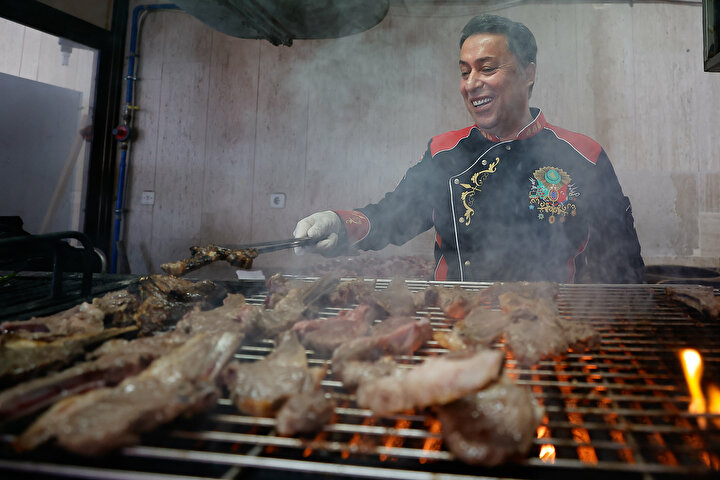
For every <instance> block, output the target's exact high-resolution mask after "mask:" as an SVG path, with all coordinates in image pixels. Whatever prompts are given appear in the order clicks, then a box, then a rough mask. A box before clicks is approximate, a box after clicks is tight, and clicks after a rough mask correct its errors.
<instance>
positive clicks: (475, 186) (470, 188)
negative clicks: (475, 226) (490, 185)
mask: <svg viewBox="0 0 720 480" xmlns="http://www.w3.org/2000/svg"><path fill="white" fill-rule="evenodd" d="M498 163H500V157H495V161H494V162H492V163H491V164H490V166H489V167H488V168H486V169H485V170H481V171H479V172H476V173H474V174H473V176H472V177H470V182H471V183H461V184H460V186H461V187H463V188H464V189H465V191H464V192H462V194H461V195H460V200H462V202H463V206H464V207H465V213H464V214H463V216H462V217H461V218H460V220H459V221H460V223H463V221H464V223H465V226H466V227H467V226H469V225H470V221H471V220H472V219H471V217H472V216H473V215H475V209H474V208H472V206H473V204H474V203H475V194H476V193H479V192H481V191H482V184H483V182H484V181H485V179H486V178H487V177H488V175H490V174H491V173H494V172H495V170H496V167H497V164H498Z"/></svg>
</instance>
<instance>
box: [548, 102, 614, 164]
mask: <svg viewBox="0 0 720 480" xmlns="http://www.w3.org/2000/svg"><path fill="white" fill-rule="evenodd" d="M541 115H542V114H541ZM545 128H547V129H548V130H550V131H551V132H553V133H554V134H555V136H556V137H557V138H559V139H560V140H564V141H565V142H567V143H569V144H570V146H571V147H573V148H574V149H575V150H576V151H577V152H578V153H579V154H580V155H582V156H583V157H585V158H586V159H587V161H588V162H590V163H592V164H593V165H595V164H596V163H597V160H598V157H599V156H600V152H602V147H601V146H600V144H599V143H597V142H596V141H595V140H593V139H592V138H590V137H588V136H587V135H583V134H582V133H577V132H571V131H570V130H566V129H564V128H560V127H556V126H555V125H550V124H547V125H546V126H545Z"/></svg>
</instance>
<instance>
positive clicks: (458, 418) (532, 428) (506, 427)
mask: <svg viewBox="0 0 720 480" xmlns="http://www.w3.org/2000/svg"><path fill="white" fill-rule="evenodd" d="M436 410H437V412H438V415H439V418H440V422H441V423H442V435H443V439H444V441H445V445H446V446H447V448H448V449H449V450H450V451H451V452H452V453H453V454H454V455H455V456H456V457H457V458H459V459H460V460H462V461H464V462H466V463H470V464H474V465H486V466H495V465H500V464H501V463H504V462H505V461H507V460H511V459H513V458H520V457H522V456H523V455H525V454H527V452H528V450H529V449H530V447H531V446H532V444H533V441H534V440H535V432H536V430H537V427H538V426H539V424H540V421H541V420H542V415H543V413H542V408H541V407H540V406H539V405H538V404H537V402H536V401H535V399H534V398H533V396H532V394H531V393H530V392H529V391H528V390H527V389H526V388H524V387H521V386H518V385H516V384H515V383H514V382H513V381H512V380H511V379H510V378H508V377H507V376H506V375H503V376H502V377H501V378H500V380H499V381H497V382H495V383H493V384H492V385H490V386H488V387H487V388H484V389H482V390H479V391H477V392H475V393H471V394H470V395H467V396H465V397H463V398H461V399H459V400H456V401H454V402H451V403H448V404H446V405H442V406H438V407H436Z"/></svg>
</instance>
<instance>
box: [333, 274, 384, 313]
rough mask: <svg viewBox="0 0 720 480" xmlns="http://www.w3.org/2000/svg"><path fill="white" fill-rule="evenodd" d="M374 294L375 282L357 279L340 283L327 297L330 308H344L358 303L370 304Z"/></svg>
mask: <svg viewBox="0 0 720 480" xmlns="http://www.w3.org/2000/svg"><path fill="white" fill-rule="evenodd" d="M374 293H375V280H371V281H368V280H363V279H362V278H357V279H354V280H348V281H345V282H340V284H339V285H338V286H337V288H336V289H335V290H334V291H333V292H331V293H330V294H329V295H328V305H329V306H331V307H346V306H348V305H355V304H360V303H370V302H371V301H372V298H373V294H374Z"/></svg>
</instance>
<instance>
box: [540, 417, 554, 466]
mask: <svg viewBox="0 0 720 480" xmlns="http://www.w3.org/2000/svg"><path fill="white" fill-rule="evenodd" d="M548 437H550V431H549V430H548V428H547V427H546V426H545V425H540V426H539V427H538V429H537V438H548ZM538 457H539V458H540V460H542V461H543V462H545V463H555V447H554V446H553V445H540V454H539V455H538Z"/></svg>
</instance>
